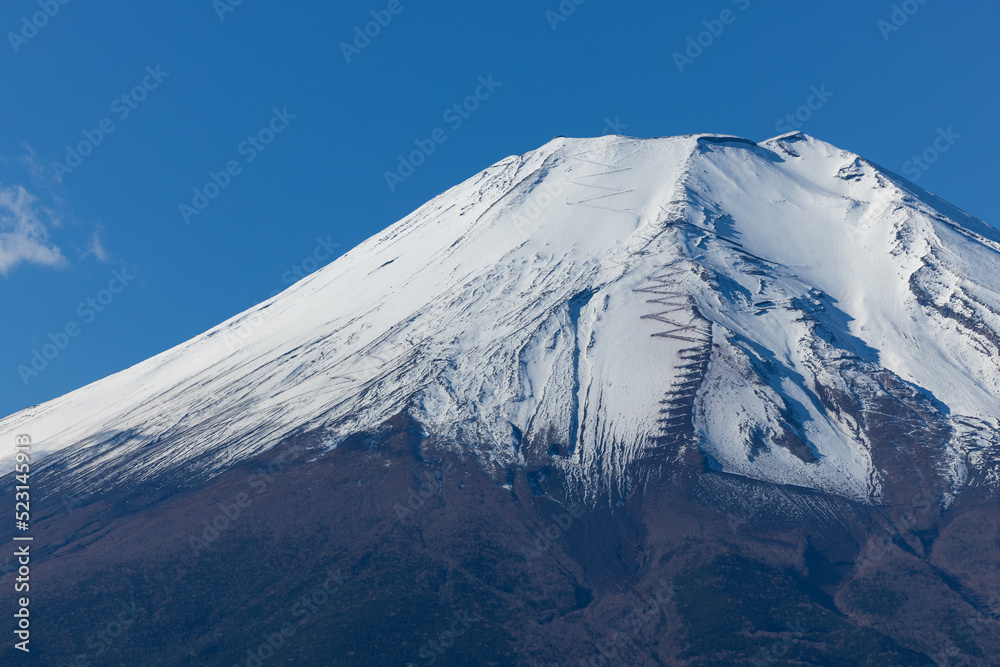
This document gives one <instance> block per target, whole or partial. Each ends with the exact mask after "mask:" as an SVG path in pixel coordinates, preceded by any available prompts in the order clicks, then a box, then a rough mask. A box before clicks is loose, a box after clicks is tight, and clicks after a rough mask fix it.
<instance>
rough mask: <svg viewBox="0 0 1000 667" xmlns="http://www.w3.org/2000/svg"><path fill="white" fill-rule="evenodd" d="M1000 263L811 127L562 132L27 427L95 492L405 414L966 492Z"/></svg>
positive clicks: (78, 483)
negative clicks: (920, 480) (742, 133)
mask: <svg viewBox="0 0 1000 667" xmlns="http://www.w3.org/2000/svg"><path fill="white" fill-rule="evenodd" d="M998 266H1000V235H998V234H997V232H995V231H994V230H993V229H992V228H990V227H988V226H987V225H985V224H984V223H982V222H980V221H978V220H976V219H974V218H972V217H970V216H968V215H966V214H964V213H962V212H960V211H958V210H957V209H955V208H954V207H952V206H949V205H947V204H946V203H944V202H942V201H940V200H938V199H936V198H935V197H933V196H931V195H929V194H928V193H926V192H924V191H922V190H920V189H918V188H915V187H914V186H912V185H911V184H909V183H908V182H905V181H903V180H902V179H901V178H899V177H897V176H895V175H894V174H892V173H890V172H888V171H885V170H883V169H881V168H879V167H877V166H876V165H874V164H872V163H870V162H868V161H866V160H864V159H862V158H860V157H858V156H857V155H854V154H852V153H849V152H847V151H843V150H840V149H837V148H835V147H833V146H831V145H829V144H826V143H823V142H821V141H818V140H816V139H814V138H811V137H808V136H806V135H803V134H800V133H793V134H788V135H784V136H780V137H777V138H775V139H771V140H769V141H766V142H763V143H760V144H756V143H754V142H752V141H749V140H746V139H741V138H737V137H728V136H719V135H692V136H684V137H671V138H661V139H648V140H641V139H632V138H626V137H621V136H607V137H603V138H599V139H566V138H557V139H554V140H553V141H551V142H550V143H548V144H546V145H545V146H543V147H541V148H540V149H538V150H535V151H532V152H530V153H527V154H525V155H523V156H520V157H508V158H506V159H504V160H501V161H500V162H498V163H496V164H495V165H493V166H491V167H489V168H488V169H486V170H484V171H483V172H481V173H479V174H477V175H476V176H474V177H472V178H471V179H469V180H468V181H466V182H464V183H462V184H461V185H458V186H456V187H455V188H452V189H451V190H449V191H447V192H445V193H444V194H442V195H440V196H438V197H436V198H435V199H433V200H432V201H430V202H428V203H427V204H426V205H424V206H422V207H421V208H420V209H418V210H417V211H415V212H414V213H412V214H411V215H409V216H407V217H406V218H404V219H403V220H401V221H400V222H398V223H396V224H394V225H392V226H391V227H389V228H387V229H386V230H385V231H383V232H382V233H380V234H377V235H376V236H374V237H372V238H370V239H369V240H367V241H366V242H364V243H362V244H361V245H359V246H358V247H356V248H354V249H353V250H351V251H350V252H348V253H347V254H345V255H344V256H342V257H341V258H339V259H338V260H336V261H334V262H333V263H331V264H330V265H328V266H327V267H325V268H324V269H322V270H320V271H318V272H316V273H315V274H313V275H311V276H309V277H307V278H305V279H304V280H302V281H300V282H299V283H297V284H296V285H294V286H293V287H291V288H289V289H288V290H286V291H285V292H283V293H281V294H280V295H278V296H276V297H274V298H272V299H270V300H269V301H267V302H264V303H262V304H261V305H259V306H257V307H255V308H253V309H251V310H249V311H247V312H245V313H242V314H240V315H239V316H237V317H234V318H232V319H231V320H229V321H227V322H225V323H223V324H221V325H219V326H218V327H216V328H214V329H212V330H211V331H208V332H207V333H205V334H203V335H201V336H198V337H196V338H194V339H192V340H191V341H189V342H187V343H184V344H182V345H179V346H177V347H175V348H173V349H171V350H169V351H167V352H164V353H163V354H160V355H158V356H156V357H154V358H152V359H150V360H148V361H146V362H143V363H141V364H138V365H136V366H134V367H132V368H129V369H128V370H125V371H123V372H121V373H118V374H115V375H113V376H111V377H108V378H106V379H104V380H102V381H99V382H96V383H94V384H92V385H90V386H88V387H84V388H82V389H80V390H78V391H75V392H73V393H71V394H68V395H66V396H64V397H62V398H59V399H57V400H54V401H51V402H48V403H46V404H44V405H41V406H36V407H32V408H29V409H27V410H25V411H23V412H21V413H18V414H15V415H13V416H10V417H8V418H6V419H4V420H3V421H0V432H4V433H13V432H20V431H30V432H31V434H32V436H33V438H34V439H35V440H36V441H37V442H39V443H40V447H41V448H42V450H43V451H44V452H45V453H46V454H47V462H48V463H61V464H63V465H64V466H65V470H66V473H67V479H66V484H67V487H71V488H73V489H75V490H76V491H79V490H81V489H84V488H88V487H91V488H92V487H94V486H95V485H96V486H98V487H101V486H106V485H109V484H110V485H113V486H114V485H119V484H128V483H129V482H134V481H137V480H146V479H150V478H153V477H155V476H157V475H162V474H164V473H167V472H170V471H173V472H178V471H183V472H184V475H185V477H187V478H188V479H191V478H202V477H205V476H211V475H214V474H217V473H218V472H219V471H221V470H223V469H225V468H226V467H228V466H231V465H232V464H233V463H234V462H237V461H239V460H243V459H246V458H248V457H252V456H254V455H257V454H260V453H262V452H264V451H266V450H268V449H270V448H272V447H274V446H275V445H277V444H279V443H281V442H282V441H284V440H287V439H288V438H290V437H292V436H293V435H297V434H302V433H311V434H312V435H313V436H314V437H313V440H314V441H315V442H317V443H321V446H320V449H327V450H328V449H330V448H335V447H337V446H338V443H340V442H341V441H343V439H344V438H346V437H348V436H350V435H351V434H354V433H358V432H362V431H365V430H368V429H374V428H377V427H378V425H379V424H381V423H383V422H384V421H386V420H387V419H389V418H390V417H391V416H393V415H395V414H398V413H400V412H405V413H407V414H408V415H409V416H410V417H411V418H412V419H414V420H415V421H416V422H417V423H419V424H420V426H421V428H422V429H423V431H424V433H425V435H426V438H427V440H428V442H429V443H433V442H434V441H435V440H438V441H441V442H444V441H445V440H447V441H448V442H450V443H459V444H460V445H461V446H462V447H463V448H464V449H465V450H466V451H467V454H468V455H469V456H473V457H476V458H478V459H479V460H480V461H481V462H482V464H483V466H485V468H486V469H487V470H489V471H490V473H491V474H492V475H493V476H494V478H495V479H496V480H498V481H499V482H501V483H503V482H505V480H506V479H507V476H508V473H509V471H511V470H516V469H538V468H540V467H543V466H544V467H546V468H547V469H549V470H552V471H559V473H561V474H562V475H563V476H564V477H565V478H566V479H567V480H569V481H570V483H571V486H572V492H571V495H574V496H579V497H580V498H594V497H596V496H598V495H602V494H610V496H613V497H627V496H628V495H629V493H631V492H632V490H633V488H634V484H635V483H636V481H638V480H640V479H643V478H647V477H648V476H649V475H651V474H652V475H656V474H657V472H656V471H657V467H658V466H659V465H660V464H662V463H665V462H670V461H676V460H680V459H683V458H685V457H687V458H690V457H695V458H696V459H698V460H700V461H702V462H703V463H704V465H706V466H708V467H709V468H711V469H715V470H719V471H723V472H727V473H734V474H737V475H742V476H746V477H749V478H754V479H758V480H763V481H767V482H773V483H779V484H790V485H796V486H801V487H808V488H812V489H816V490H821V491H825V492H829V493H834V494H838V495H841V496H844V497H847V498H852V499H858V500H863V501H866V502H879V501H881V500H882V499H883V495H884V486H885V482H886V476H887V475H893V474H905V473H906V472H908V471H909V472H912V469H913V467H914V466H918V467H920V468H921V474H928V475H931V476H933V477H935V478H936V479H939V480H940V485H939V486H940V492H941V494H942V497H944V498H945V500H946V501H947V499H948V498H950V497H952V496H953V494H954V493H955V492H956V491H957V490H958V489H960V488H961V487H962V485H963V484H965V483H966V482H967V481H968V480H969V478H970V476H971V477H973V478H975V480H977V481H979V482H988V483H991V484H996V483H997V482H998V477H997V468H996V465H995V453H996V444H997V440H998V430H997V429H998V421H997V414H998V410H997V407H998V405H1000V278H998V276H1000V272H998V271H997V267H998ZM901 423H902V424H906V425H907V426H906V428H905V429H902V432H901V433H899V432H896V431H897V430H898V429H897V428H896V426H890V424H895V425H898V424H901ZM889 432H892V436H893V438H896V437H897V436H900V435H901V436H902V437H904V438H909V439H910V440H912V443H911V445H910V446H911V447H912V448H917V449H918V450H919V456H916V455H915V454H914V451H907V450H906V448H901V447H900V446H899V443H898V442H896V441H895V440H894V442H893V443H892V444H889V443H888V442H887V435H888V434H889ZM918 440H919V444H918V443H917V441H918ZM8 456H9V455H8Z"/></svg>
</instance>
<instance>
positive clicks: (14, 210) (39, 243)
mask: <svg viewBox="0 0 1000 667" xmlns="http://www.w3.org/2000/svg"><path fill="white" fill-rule="evenodd" d="M59 224H60V221H59V216H58V215H57V214H55V213H54V212H53V211H52V210H50V209H48V208H45V207H44V206H41V205H39V203H38V198H37V197H35V196H34V195H32V194H31V193H29V192H28V191H27V190H25V189H24V188H23V187H22V186H20V185H12V186H7V185H4V184H3V183H0V274H3V275H4V276H6V275H7V273H8V271H10V270H11V269H12V268H13V267H15V266H17V265H18V264H20V263H22V262H24V263H29V264H41V265H43V266H53V267H58V266H63V265H65V264H66V257H65V256H64V255H63V253H62V251H61V250H60V249H59V248H58V247H57V246H55V245H53V244H52V243H51V242H50V241H49V232H48V226H49V225H51V226H54V227H58V226H59ZM98 242H99V240H98ZM102 251H103V248H102Z"/></svg>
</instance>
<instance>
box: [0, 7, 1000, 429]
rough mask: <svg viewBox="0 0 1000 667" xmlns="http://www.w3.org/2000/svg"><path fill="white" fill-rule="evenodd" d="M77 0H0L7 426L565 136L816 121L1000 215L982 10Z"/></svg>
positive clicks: (996, 53) (993, 100)
mask: <svg viewBox="0 0 1000 667" xmlns="http://www.w3.org/2000/svg"><path fill="white" fill-rule="evenodd" d="M63 2H66V4H62V3H61V2H60V0H40V1H39V0H33V1H29V0H10V1H9V2H6V3H4V4H3V7H2V8H0V31H2V34H3V35H4V39H3V41H2V43H0V90H2V91H3V103H2V104H0V312H2V316H3V325H2V327H0V375H2V377H3V378H4V380H3V382H2V383H0V387H2V389H0V415H5V414H9V413H12V412H15V411H17V410H19V409H21V408H24V407H27V406H28V405H31V404H35V403H39V402H42V401H45V400H48V399H51V398H54V397H57V396H59V395H62V394H64V393H66V392H68V391H71V390H73V389H75V388H78V387H80V386H83V385H85V384H88V383H90V382H92V381H95V380H98V379H100V378H102V377H104V376H106V375H108V374H110V373H113V372H115V371H118V370H121V369H123V368H127V367H128V366H130V365H132V364H135V363H138V362H139V361H142V360H143V359H146V358H148V357H150V356H152V355H154V354H156V353H158V352H161V351H163V350H165V349H167V348H169V347H172V346H173V345H176V344H178V343H181V342H183V341H184V340H187V339H188V338H190V337H192V336H194V335H196V334H198V333H200V332H202V331H204V330H206V329H208V328H210V327H212V326H214V325H216V324H218V323H219V322H221V321H223V320H225V319H227V318H229V317H230V316H232V315H234V314H236V313H238V312H240V311H242V310H244V309H246V308H248V307H250V306H252V305H254V304H255V303H257V302H259V301H262V300H264V299H266V298H268V297H269V296H271V295H272V294H273V293H275V292H276V291H278V290H280V289H283V288H284V287H287V286H288V284H290V283H291V282H292V281H294V280H296V279H297V278H298V276H300V275H302V274H304V273H306V272H308V271H310V270H315V269H316V268H318V267H319V266H322V265H324V264H325V263H327V262H328V261H330V260H331V259H333V258H334V257H335V256H336V255H338V254H342V253H343V252H346V251H347V250H349V249H350V248H351V247H353V246H355V245H357V244H358V243H359V242H361V241H363V240H364V239H365V238H367V237H368V236H370V235H372V234H374V233H375V232H377V231H379V230H380V229H382V228H384V227H386V226H387V225H389V224H391V223H392V222H394V221H396V220H397V219H399V218H401V217H403V216H404V215H406V214H407V213H409V212H410V211H411V210H413V209H415V208H416V207H418V206H419V205H420V204H422V203H423V202H425V201H426V200H428V199H430V198H431V197H433V196H435V195H437V194H438V193H440V192H442V191H443V190H445V189H447V188H449V187H451V186H452V185H454V184H456V183H458V182H460V181H462V180H464V179H465V178H468V177H469V176H471V175H473V174H474V173H475V172H477V171H479V170H481V169H483V168H485V167H486V166H488V165H489V164H491V163H493V162H495V161H497V160H499V159H502V158H503V157H505V156H507V155H511V154H520V153H523V152H525V151H528V150H531V149H533V148H536V147H538V146H539V145H541V144H544V143H545V142H547V141H548V140H550V139H551V138H552V137H553V136H555V135H559V134H563V135H568V136H595V135H600V134H605V133H607V132H611V131H614V132H618V133H621V134H628V135H632V136H639V137H649V136H664V135H676V134H688V133H694V132H719V133H730V134H737V135H741V136H745V137H748V138H751V139H754V140H763V139H766V138H769V137H771V136H774V135H777V134H780V133H781V132H782V131H783V130H785V129H791V127H790V126H796V129H802V130H803V131H805V132H807V133H809V134H812V135H815V136H817V137H819V138H821V139H824V140H826V141H829V142H831V143H834V144H836V145H838V146H841V147H843V148H847V149H850V150H853V151H855V152H858V153H860V154H862V155H864V156H866V157H868V158H869V159H871V160H874V161H875V162H877V163H879V164H881V165H883V166H885V167H887V168H890V169H893V170H894V171H897V172H900V173H902V174H903V175H906V176H908V177H910V178H911V179H916V182H917V183H918V184H919V185H921V186H923V187H925V188H927V189H929V190H931V191H932V192H935V193H936V194H938V195H940V196H942V197H944V198H945V199H948V200H950V201H951V202H952V203H954V204H956V205H958V206H959V207H961V208H964V209H965V210H966V211H968V212H970V213H972V214H973V215H976V216H978V217H980V218H982V219H984V220H985V221H987V222H989V223H991V224H993V225H997V224H998V221H1000V215H998V214H1000V210H998V204H997V198H996V196H995V193H996V192H997V187H996V182H997V177H998V175H1000V168H998V165H997V162H996V156H997V155H1000V129H998V127H997V122H996V109H997V108H998V103H1000V95H998V87H997V81H998V78H997V74H996V73H997V72H998V71H1000V47H998V45H997V44H998V42H997V40H996V35H995V31H996V26H997V25H1000V6H998V5H997V3H993V2H986V1H985V0H974V1H969V2H963V3H946V2H944V1H943V0H924V1H923V2H921V1H920V0H907V1H906V2H896V3H894V2H891V1H886V2H881V1H872V0H866V1H865V2H861V1H860V0H850V1H843V0H842V1H840V2H808V3H807V2H801V0H772V1H770V2H764V1H763V0H712V1H705V2H680V1H677V0H674V1H668V2H663V1H662V0H660V1H652V0H639V1H635V2H629V3H613V2H610V1H608V0H585V1H583V2H580V0H576V2H574V0H564V1H563V2H562V3H560V1H559V0H548V1H546V0H537V1H528V0H507V1H506V2H503V3H469V2H447V1H439V2H433V3H432V2H427V1H422V0H361V1H359V0H342V1H340V2H336V3H317V2H309V3H307V2H295V1H292V2H283V3H280V4H279V3H276V2H264V1H263V0H242V2H240V3H239V4H232V2H234V0H216V1H215V2H213V1H212V0H177V1H176V2H172V3H152V4H150V3H135V2H125V1H123V0H105V1H104V2H101V3H86V2H83V1H82V0H63ZM577 2H579V4H577ZM373 12H374V14H373ZM372 21H381V23H382V25H380V24H378V23H370V22H372ZM369 23H370V25H366V24H369ZM366 27H367V29H368V32H369V33H370V34H372V35H374V36H373V37H369V36H359V32H360V33H361V34H362V35H363V34H364V31H365V29H366ZM699 42H700V44H699ZM344 44H347V45H348V46H347V47H345V46H344ZM677 54H680V55H677ZM477 93H478V96H479V99H476V100H475V101H474V102H469V103H468V104H467V106H465V107H462V106H461V105H463V103H464V102H465V100H466V98H468V97H469V96H470V95H472V96H475V95H476V94H477ZM456 104H458V105H460V106H459V109H458V110H456V109H455V108H454V105H456ZM809 104H811V105H812V107H813V108H811V109H810V108H809V106H808V105H809ZM788 114H792V116H791V118H790V119H789V118H788ZM796 114H797V116H796ZM945 137H947V139H945ZM435 139H436V140H435ZM418 142H419V144H418ZM935 142H937V148H935ZM431 145H433V147H434V150H433V153H431V154H430V155H428V156H427V157H426V158H424V159H423V160H419V159H418V160H417V161H420V162H422V164H420V165H419V166H418V167H415V168H414V169H413V171H412V173H410V171H409V169H408V168H407V167H402V168H401V167H400V158H399V156H400V155H409V154H410V153H411V152H413V151H415V150H418V146H423V147H424V149H425V151H426V152H430V148H429V147H430V146H431ZM68 147H69V148H68ZM941 148H943V149H945V150H942V151H938V149H941ZM924 151H930V152H929V153H928V155H929V156H930V157H932V158H935V160H934V162H933V164H925V163H923V162H921V163H917V162H915V161H913V159H912V158H913V156H914V155H920V154H921V153H923V152H924ZM386 172H395V173H396V177H394V178H391V179H387V177H386ZM403 176H405V178H403ZM390 181H391V182H390ZM196 189H197V192H196V191H195V190H196ZM209 195H211V197H210V196H209ZM47 345H48V346H49V347H47V348H46V347H45V346H47ZM43 351H45V352H48V356H49V357H51V358H45V357H44V356H42V357H38V355H41V354H42V352H43ZM36 352H37V353H38V355H36V354H35V353H36ZM33 357H34V358H35V368H36V369H37V368H41V370H38V371H36V372H35V373H33V374H25V373H24V372H23V369H22V371H21V372H19V370H18V368H19V367H24V368H31V365H32V360H33Z"/></svg>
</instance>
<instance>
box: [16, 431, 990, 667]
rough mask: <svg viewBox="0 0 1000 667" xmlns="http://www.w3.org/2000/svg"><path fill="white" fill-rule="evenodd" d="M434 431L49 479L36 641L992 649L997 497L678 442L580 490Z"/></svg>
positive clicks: (392, 652) (316, 652) (745, 660)
mask: <svg viewBox="0 0 1000 667" xmlns="http://www.w3.org/2000/svg"><path fill="white" fill-rule="evenodd" d="M442 444H443V443H428V442H424V441H423V440H422V434H421V432H420V429H419V427H418V425H417V424H415V423H414V422H412V421H410V420H409V419H407V418H404V417H403V416H399V417H396V418H394V419H393V420H391V421H389V422H388V423H386V424H385V425H384V427H383V428H382V429H380V430H379V431H378V432H375V433H370V434H362V435H358V436H356V437H354V438H352V439H351V440H350V441H349V442H346V443H344V444H343V445H342V446H340V447H339V448H337V449H336V450H334V451H332V452H329V453H327V454H324V455H322V456H320V457H319V458H318V459H316V460H314V461H312V462H310V463H307V461H309V460H310V459H312V458H313V456H312V455H311V454H310V453H309V452H310V450H309V445H310V441H309V437H308V436H303V437H300V438H299V439H298V440H296V441H291V442H288V443H285V444H284V445H283V446H282V447H280V448H278V449H276V450H275V452H279V451H280V452H282V454H281V456H280V457H271V458H268V457H261V458H258V459H255V460H253V461H251V462H248V463H246V464H242V465H240V466H238V467H236V468H234V469H232V470H230V471H229V472H227V473H226V474H224V475H222V476H220V477H218V478H217V479H215V480H213V481H212V482H211V483H208V484H203V485H200V486H197V487H196V488H187V489H184V490H181V491H167V490H165V489H166V488H168V486H169V485H168V484H164V485H163V486H161V487H160V488H152V487H149V488H142V489H137V490H135V492H134V493H132V494H130V495H128V496H120V495H119V496H114V497H108V498H100V497H85V498H62V499H60V498H58V497H54V498H50V499H48V501H47V502H46V503H44V509H43V510H41V511H40V512H39V513H38V517H39V520H38V522H37V529H36V531H35V534H36V540H37V543H38V547H39V549H40V551H39V553H38V556H37V560H36V564H35V567H34V568H33V571H32V578H33V581H34V582H36V584H35V585H36V588H34V590H33V599H35V600H37V603H36V606H35V607H34V609H33V614H34V623H35V624H34V626H33V627H34V629H35V634H34V637H35V640H36V641H35V643H33V656H32V657H33V659H35V660H38V661H39V662H38V663H37V664H53V665H63V664H78V665H86V664H95V665H99V664H108V665H137V664H143V665H190V664H199V665H225V666H227V667H229V666H231V665H237V664H238V665H258V664H268V665H401V664H407V663H412V664H416V665H424V664H441V665H475V664H482V665H490V664H495V665H513V664H518V665H566V664H574V665H575V664H593V665H598V664H633V665H665V664H669V665H673V664H676V665H724V664H752V661H753V660H756V661H757V662H758V664H760V663H763V664H767V663H769V662H770V663H773V664H792V665H799V664H801V665H914V666H918V665H926V664H932V663H933V664H939V665H944V664H974V665H989V664H996V663H995V662H991V658H989V656H992V655H995V654H996V653H997V651H998V650H1000V646H998V644H997V637H998V632H1000V622H998V618H997V616H998V612H1000V606H998V600H997V598H996V597H995V593H996V591H995V588H994V589H991V588H990V585H991V583H992V584H993V585H994V586H995V584H996V577H995V576H991V575H990V572H992V573H993V574H994V575H995V572H996V560H995V556H996V543H997V538H998V535H997V529H996V526H997V525H998V520H1000V512H998V511H997V504H996V502H995V498H992V497H982V498H975V497H973V495H971V494H970V495H968V496H965V497H964V498H967V500H963V501H962V502H961V503H959V504H958V505H956V506H955V507H953V508H952V509H951V510H949V511H948V512H947V513H945V514H944V515H939V514H936V515H934V516H932V517H921V516H919V514H920V512H921V508H919V507H916V508H910V509H909V511H908V509H907V508H906V507H905V506H899V507H895V508H892V507H886V508H879V509H873V508H871V507H869V506H864V505H858V504H854V503H852V502H850V501H846V500H842V499H837V498H835V497H834V498H832V497H828V496H824V495H822V494H819V493H816V492H813V491H810V490H805V489H797V488H793V487H779V486H774V485H770V484H766V483H761V482H753V481H748V480H745V479H743V478H739V477H735V476H731V475H723V474H719V473H714V472H711V471H708V470H706V469H705V468H704V467H703V466H702V465H700V464H699V462H697V461H693V462H688V463H683V464H681V463H679V464H676V465H675V466H672V467H670V468H660V470H661V474H662V477H661V479H660V483H658V484H656V485H655V487H654V486H650V487H649V488H647V489H645V493H643V494H641V495H637V496H636V498H640V497H641V498H642V500H638V499H636V500H634V501H632V502H631V503H629V504H625V505H619V506H615V507H613V508H609V507H608V505H607V503H602V504H598V506H597V507H596V508H590V509H587V510H582V508H578V507H576V506H573V505H571V504H568V503H561V502H560V501H559V500H558V498H556V497H553V496H552V495H549V494H550V493H556V491H555V490H556V489H558V488H560V486H561V483H560V480H558V479H555V478H552V477H548V476H547V475H546V471H545V470H538V471H531V472H532V473H533V474H531V475H525V474H523V473H520V472H515V471H512V488H511V489H509V490H508V489H505V488H503V487H501V486H498V485H497V484H495V483H494V482H493V481H492V479H491V478H490V476H489V475H487V474H485V473H484V471H482V470H481V469H479V468H478V466H477V464H476V463H475V462H472V463H465V462H463V461H462V460H461V458H460V457H458V456H454V455H449V454H441V453H440V452H441V451H442V450H443V448H442ZM389 461H391V462H392V463H393V464H394V465H387V462H389ZM52 474H53V475H55V474H56V473H55V472H53V473H52ZM925 507H926V506H925ZM227 513H228V517H227ZM42 517H44V518H42ZM213 525H214V527H213ZM893 526H894V528H893ZM987 526H992V529H991V530H984V527H987ZM9 537H10V535H9V534H6V535H4V536H3V538H4V539H9ZM8 577H9V575H8ZM0 590H2V597H3V600H4V602H3V603H4V604H8V605H9V604H11V600H10V599H9V598H10V597H11V592H10V587H9V586H7V585H4V586H3V587H2V589H0ZM991 595H992V596H993V597H991ZM133 604H134V605H135V606H134V607H132V605H133ZM81 606H85V607H86V609H87V612H86V613H80V609H81ZM122 621H124V623H123V625H122V626H118V625H117V623H119V622H122ZM282 627H284V628H285V633H286V636H285V637H282V636H281V630H282ZM452 632H454V634H449V633H452ZM269 637H270V639H271V642H272V643H273V644H277V645H278V647H277V648H276V649H274V650H273V651H272V650H271V649H269V648H268V647H267V642H268V638H269ZM248 649H249V650H251V651H253V652H259V654H260V656H262V657H263V658H264V659H263V660H262V661H261V662H260V663H258V662H257V661H255V660H254V659H253V658H252V657H250V656H251V654H248V652H247V651H248ZM947 656H953V657H947ZM958 660H965V661H966V662H965V663H959V662H958ZM74 661H75V662H74ZM588 661H589V662H588ZM950 661H951V662H950Z"/></svg>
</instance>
